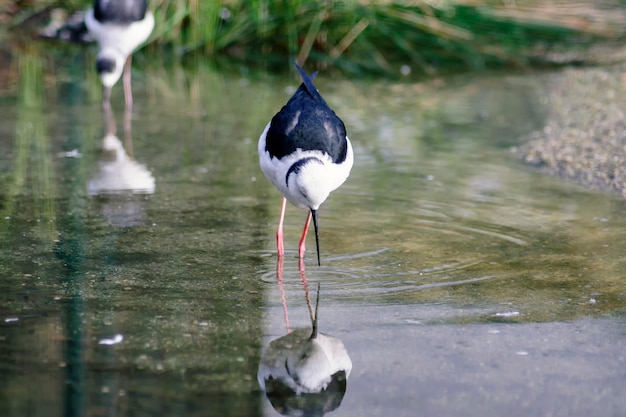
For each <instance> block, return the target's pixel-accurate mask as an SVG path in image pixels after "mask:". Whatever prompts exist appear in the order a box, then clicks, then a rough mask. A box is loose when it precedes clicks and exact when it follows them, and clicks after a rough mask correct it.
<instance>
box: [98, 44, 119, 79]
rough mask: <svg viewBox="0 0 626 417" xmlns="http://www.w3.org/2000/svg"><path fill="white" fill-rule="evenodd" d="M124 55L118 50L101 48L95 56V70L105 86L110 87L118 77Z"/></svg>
mask: <svg viewBox="0 0 626 417" xmlns="http://www.w3.org/2000/svg"><path fill="white" fill-rule="evenodd" d="M124 61H126V57H125V56H124V55H123V54H122V53H121V52H119V51H117V50H115V49H112V48H107V49H102V50H101V51H100V53H99V54H98V57H97V58H96V71H98V75H99V76H100V81H102V84H103V85H104V86H105V87H106V88H111V87H113V85H114V84H115V83H116V82H117V80H119V79H120V77H121V76H122V72H123V71H124Z"/></svg>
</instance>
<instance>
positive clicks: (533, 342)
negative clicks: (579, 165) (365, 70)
mask: <svg viewBox="0 0 626 417" xmlns="http://www.w3.org/2000/svg"><path fill="white" fill-rule="evenodd" d="M37 63H38V61H37V57H32V59H31V60H29V57H28V56H25V57H23V58H21V60H20V62H19V65H21V77H22V79H21V84H20V89H19V92H18V97H17V98H15V99H14V98H12V97H8V98H5V99H2V100H1V101H0V132H1V133H2V137H3V139H2V140H1V141H0V146H2V150H3V152H1V153H0V155H2V156H0V158H1V159H0V173H1V176H0V179H1V181H2V188H1V190H2V205H1V206H0V210H1V211H2V213H1V217H0V239H1V243H0V245H2V248H3V250H2V255H0V268H2V278H0V366H1V372H0V386H2V387H3V389H2V390H0V396H1V397H2V399H1V400H0V414H1V415H6V416H22V415H30V416H39V415H42V416H44V415H45V416H56V415H93V416H101V415H102V416H105V415H106V416H108V415H122V416H144V415H155V414H158V415H163V416H196V415H220V416H225V415H229V416H239V415H242V416H243V415H245V416H250V415H267V416H274V415H277V412H276V411H275V410H274V408H273V407H272V406H271V404H270V402H269V401H268V400H267V398H266V397H265V395H264V393H263V392H262V390H261V388H260V386H259V383H258V382H257V376H256V375H257V368H258V366H259V362H260V359H261V355H262V352H263V350H264V348H265V347H266V346H267V345H268V344H269V342H270V341H271V340H274V339H276V338H278V337H281V336H284V335H285V334H286V333H287V331H288V330H291V329H293V328H297V327H309V326H310V325H311V323H310V315H311V310H310V309H309V307H310V305H309V306H308V305H307V301H308V300H310V299H314V298H315V288H316V286H317V283H320V286H321V290H320V306H319V329H320V331H322V332H324V333H327V334H330V335H333V336H335V337H337V338H339V339H340V340H341V341H342V342H343V343H344V345H345V346H346V349H347V351H348V353H349V355H350V357H351V358H352V363H353V369H352V373H351V375H350V377H349V379H348V381H347V390H346V392H345V396H344V397H343V401H340V405H339V406H338V407H337V408H336V409H335V410H334V411H333V412H332V415H337V416H340V415H345V416H352V415H355V416H356V415H395V416H413V415H416V414H420V413H422V414H424V415H434V416H437V415H441V416H443V415H445V416H452V415H459V416H461V415H463V416H468V415H476V416H478V415H481V416H490V415H493V416H497V415H502V414H504V413H506V414H507V415H520V416H521V415H555V416H559V415H563V416H566V415H567V416H576V415H580V416H582V415H590V414H595V415H621V414H623V413H624V412H626V399H625V398H626V397H624V395H623V393H624V391H623V387H624V385H625V384H626V357H625V355H624V352H625V351H626V350H625V349H624V347H625V345H626V342H625V341H626V327H625V325H624V323H625V322H624V317H625V315H624V313H625V312H626V308H625V307H626V284H624V280H623V276H624V270H625V262H624V258H623V253H624V250H625V249H626V239H625V238H626V204H625V203H624V201H623V200H621V199H619V198H617V197H615V196H613V195H608V194H602V193H597V192H591V191H587V190H585V189H583V188H581V187H579V186H577V185H573V184H571V183H568V182H565V181H562V180H559V179H555V178H551V177H546V176H543V175H542V174H540V173H538V172H535V171H533V170H532V169H531V168H528V167H526V166H523V165H520V164H519V163H518V162H517V161H516V160H515V159H514V158H513V156H511V154H510V152H509V148H510V147H511V146H513V145H515V144H516V143H517V141H518V140H519V139H518V138H519V136H520V135H522V134H525V133H527V132H529V131H531V130H532V129H537V128H541V127H542V126H543V125H542V123H543V120H542V117H543V116H542V115H543V114H545V106H546V105H547V101H546V100H545V98H546V94H549V91H550V89H549V87H550V85H549V80H550V78H548V77H544V76H542V75H539V74H531V75H523V76H522V75H519V76H511V75H508V76H507V75H501V74H490V75H485V76H473V77H467V76H465V77H457V78H450V79H443V80H436V81H435V82H431V83H419V84H412V83H407V84H393V83H388V82H382V81H381V82H369V81H360V80H356V81H355V80H346V79H336V78H335V77H331V76H330V75H326V74H324V73H323V72H322V73H321V74H320V75H319V76H318V78H317V79H316V84H317V86H318V88H319V89H320V91H321V92H322V94H323V95H324V96H325V98H326V100H327V101H328V102H329V104H330V105H331V107H333V108H334V110H335V111H336V112H337V113H338V114H339V115H340V116H341V117H342V118H343V119H344V121H345V123H346V126H347V129H348V133H349V135H350V138H351V140H352V143H353V146H354V149H355V160H356V162H355V166H354V168H353V171H352V173H351V176H350V178H349V179H348V181H347V182H346V184H344V185H343V186H342V187H341V188H340V189H339V190H337V191H336V192H335V193H333V194H332V195H331V197H330V198H329V200H328V201H327V202H326V203H325V204H324V205H323V206H322V208H321V209H320V240H321V241H320V246H321V254H322V266H321V267H318V266H317V265H316V262H315V256H314V253H313V252H312V251H314V242H313V240H312V239H313V238H312V237H311V239H309V241H308V252H307V254H308V256H307V258H306V271H305V272H304V274H301V273H300V272H299V271H298V262H297V259H296V256H297V252H296V248H297V242H298V238H299V233H300V230H301V227H302V223H303V222H304V219H305V213H304V212H303V211H301V210H298V209H296V208H293V207H288V209H287V218H286V226H285V227H286V241H285V246H286V250H287V256H286V257H285V261H284V265H283V268H282V269H281V270H280V274H279V276H278V277H277V260H276V256H275V243H274V233H275V227H276V222H277V218H278V213H279V209H280V196H279V194H278V192H277V191H276V190H274V189H273V188H272V186H271V185H270V184H269V182H268V181H267V180H266V179H265V178H264V177H263V175H262V173H261V171H260V169H259V167H258V161H257V155H256V141H257V138H258V135H259V134H260V132H261V131H262V129H263V127H264V126H265V124H266V123H267V120H268V119H269V118H270V117H271V116H272V115H273V114H274V113H275V112H276V111H277V110H278V109H279V108H280V106H281V105H282V104H283V103H284V102H285V101H286V100H287V98H288V97H289V94H290V93H291V92H292V91H293V89H294V88H295V87H296V86H297V81H296V79H295V78H292V77H288V76H282V77H278V76H268V75H262V74H253V75H250V74H247V73H246V72H244V71H242V72H241V73H240V74H227V73H221V72H218V71H215V70H213V69H212V68H211V67H210V66H208V65H199V66H198V68H196V69H194V70H188V71H184V70H182V69H180V68H171V69H168V70H149V71H147V72H145V73H141V72H139V71H136V72H135V74H134V78H135V79H134V88H135V107H134V109H133V113H132V117H131V120H130V123H129V125H130V127H131V132H124V116H123V114H122V113H123V111H122V110H123V98H122V94H121V85H120V86H117V88H116V89H115V90H114V95H113V107H114V109H115V110H116V111H115V117H116V120H115V122H116V126H117V136H118V137H119V138H120V141H121V142H120V143H121V144H125V145H126V150H127V153H130V154H131V155H132V156H133V157H134V158H130V159H131V160H133V159H134V162H132V163H129V164H127V165H125V166H124V167H121V168H120V166H116V167H115V168H111V165H110V164H111V162H112V160H113V158H112V156H111V154H110V153H102V152H101V151H100V147H101V146H102V141H103V138H104V136H105V130H106V126H107V122H106V120H105V118H104V117H103V114H102V111H101V107H100V105H99V102H98V99H99V90H98V87H97V81H96V80H95V79H94V77H93V74H92V73H90V72H89V71H90V70H89V69H88V68H86V67H85V66H84V65H85V60H83V59H81V58H80V57H74V58H73V59H72V60H70V63H71V64H70V65H68V66H67V67H55V68H54V69H55V72H53V74H52V75H50V68H45V67H43V66H38V64H37ZM44 75H45V76H46V77H52V78H54V79H55V80H56V82H55V83H54V84H53V86H54V87H53V88H46V89H44V88H41V82H42V81H41V80H42V79H43V77H44ZM125 133H126V134H127V135H126V136H129V137H130V139H132V141H127V140H126V138H125ZM128 133H130V135H128ZM120 143H117V144H118V145H119V144H120ZM131 145H132V147H131ZM111 172H113V173H114V174H115V175H117V177H116V179H115V181H114V183H116V184H119V182H120V181H128V182H131V183H133V181H135V183H133V184H132V185H126V187H134V188H135V189H136V192H134V193H129V192H121V193H120V192H115V193H107V192H105V191H106V187H105V186H101V187H100V188H98V187H96V186H95V185H94V184H100V185H102V184H105V183H106V181H104V180H102V178H103V176H106V175H107V173H108V174H111ZM120 173H126V174H127V177H126V178H125V179H120V178H119V176H120V175H122V174H120ZM107 179H110V177H107ZM101 180H102V181H101ZM151 180H152V181H153V184H154V190H152V189H151V186H150V184H151ZM98 181H100V182H98ZM136 182H139V184H137V183H136ZM146 184H147V185H146ZM103 187H104V188H103ZM113 188H114V187H113ZM277 278H280V279H278V280H277ZM303 279H306V281H307V282H308V287H305V286H304V285H303ZM309 288H311V289H312V290H311V291H310V293H307V292H306V291H305V289H306V290H308V289H309ZM307 297H308V300H307ZM511 410H514V411H511ZM327 411H328V410H327Z"/></svg>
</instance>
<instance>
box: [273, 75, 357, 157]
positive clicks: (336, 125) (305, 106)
mask: <svg viewBox="0 0 626 417" xmlns="http://www.w3.org/2000/svg"><path fill="white" fill-rule="evenodd" d="M296 67H297V68H298V70H299V71H300V74H301V75H302V79H303V80H304V82H303V83H302V84H301V85H300V87H299V88H298V90H297V91H296V92H295V93H294V95H293V96H291V98H290V99H289V101H287V104H285V105H284V106H283V108H282V109H280V111H279V112H278V113H277V114H276V115H275V116H274V117H273V118H272V122H271V124H270V128H269V130H268V132H267V136H266V143H265V150H266V151H268V152H269V153H270V156H271V157H277V158H282V157H284V156H286V155H289V154H291V153H293V152H295V151H296V149H298V148H300V149H302V150H303V151H309V150H319V151H322V152H325V153H327V154H328V155H329V156H330V157H331V158H332V160H333V162H334V163H341V162H343V161H344V160H345V159H346V153H347V149H348V144H347V140H346V127H345V126H344V124H343V122H342V121H341V119H340V118H339V117H337V115H336V114H335V112H334V111H332V109H331V108H330V107H328V104H326V101H324V99H323V98H322V96H321V95H320V93H319V92H318V91H317V89H316V88H315V87H314V86H313V81H312V80H311V78H310V77H309V76H308V75H307V74H306V73H305V72H304V71H303V70H302V69H301V68H300V67H298V66H297V65H296ZM298 112H300V115H299V116H297V114H298ZM296 117H297V120H298V121H297V123H296V124H295V126H294V121H295V120H296Z"/></svg>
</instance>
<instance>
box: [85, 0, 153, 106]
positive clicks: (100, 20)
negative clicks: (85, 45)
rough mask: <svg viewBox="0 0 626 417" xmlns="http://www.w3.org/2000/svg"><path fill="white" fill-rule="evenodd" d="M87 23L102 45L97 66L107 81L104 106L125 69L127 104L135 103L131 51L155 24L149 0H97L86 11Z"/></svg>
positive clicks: (145, 38)
mask: <svg viewBox="0 0 626 417" xmlns="http://www.w3.org/2000/svg"><path fill="white" fill-rule="evenodd" d="M85 25H86V26H87V29H88V30H89V33H90V34H91V35H92V36H93V37H94V38H95V39H96V41H97V42H98V45H99V49H100V50H99V52H98V57H97V59H96V69H97V71H98V74H99V75H100V80H101V81H102V84H103V85H104V98H103V103H104V106H105V107H106V106H109V98H110V95H111V88H112V87H113V85H114V84H115V83H116V82H117V80H119V78H120V76H121V75H122V72H123V73H124V99H125V102H126V107H127V108H130V107H131V106H132V104H133V95H132V91H131V87H130V65H131V58H132V53H133V51H134V50H135V49H137V48H138V47H139V45H141V44H142V43H144V42H145V41H146V40H147V39H148V37H149V36H150V33H152V29H153V28H154V16H153V15H152V13H151V12H150V11H149V10H148V3H147V1H146V0H95V1H94V7H93V8H92V9H89V10H88V11H87V13H86V15H85Z"/></svg>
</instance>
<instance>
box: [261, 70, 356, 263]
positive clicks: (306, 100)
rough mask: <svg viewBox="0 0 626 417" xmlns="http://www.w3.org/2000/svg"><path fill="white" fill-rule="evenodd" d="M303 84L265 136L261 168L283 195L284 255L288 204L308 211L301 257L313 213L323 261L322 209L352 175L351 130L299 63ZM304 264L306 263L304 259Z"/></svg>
mask: <svg viewBox="0 0 626 417" xmlns="http://www.w3.org/2000/svg"><path fill="white" fill-rule="evenodd" d="M296 68H297V69H298V71H299V72H300V75H301V76H302V81H303V83H302V84H301V85H300V87H299V88H298V90H297V91H296V92H295V94H294V95H293V96H292V97H291V98H290V99H289V101H288V102H287V104H286V105H285V106H284V107H283V108H282V109H281V110H280V111H279V112H278V113H277V114H276V115H275V116H274V117H273V118H272V120H271V121H270V122H269V123H268V124H267V126H266V127H265V130H264V131H263V133H262V134H261V137H260V138H259V144H258V151H259V161H260V165H261V170H262V171H263V173H264V174H265V176H266V177H267V178H268V179H269V180H270V181H271V182H272V184H274V186H276V188H278V190H279V191H280V192H281V193H282V194H283V203H282V209H281V213H280V220H279V223H278V230H277V232H276V246H277V249H278V256H279V257H282V256H284V253H285V250H284V245H283V220H284V217H285V208H286V202H287V200H289V202H290V203H292V204H294V205H295V206H297V207H300V208H304V209H308V210H309V213H308V214H307V218H306V221H305V223H304V229H303V231H302V237H301V238H300V244H299V246H298V257H299V258H300V260H302V258H303V257H304V250H305V240H306V235H307V231H308V229H309V224H310V222H311V217H312V218H313V226H314V228H315V243H316V248H317V263H318V265H319V264H320V250H319V235H318V228H317V210H318V209H319V207H320V205H321V204H322V203H323V202H324V201H325V200H326V198H327V197H328V195H329V194H330V193H331V191H333V190H335V189H337V188H338V187H339V186H340V185H341V184H343V183H344V181H345V180H346V179H347V178H348V175H349V174H350V169H351V168H352V164H353V161H354V157H353V153H352V145H351V144H350V140H349V139H348V137H347V136H346V128H345V126H344V124H343V122H342V121H341V119H340V118H339V117H337V115H336V114H335V112H334V111H332V110H331V108H330V107H328V104H326V101H324V99H323V98H322V96H321V94H320V93H319V91H317V89H316V88H315V86H314V85H313V78H314V77H315V75H316V74H313V76H312V77H309V76H308V75H307V74H306V72H304V70H303V69H302V68H300V67H299V66H298V65H297V64H296ZM301 265H303V264H302V263H301Z"/></svg>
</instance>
